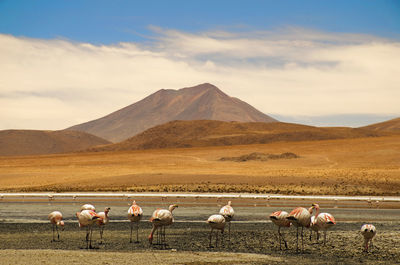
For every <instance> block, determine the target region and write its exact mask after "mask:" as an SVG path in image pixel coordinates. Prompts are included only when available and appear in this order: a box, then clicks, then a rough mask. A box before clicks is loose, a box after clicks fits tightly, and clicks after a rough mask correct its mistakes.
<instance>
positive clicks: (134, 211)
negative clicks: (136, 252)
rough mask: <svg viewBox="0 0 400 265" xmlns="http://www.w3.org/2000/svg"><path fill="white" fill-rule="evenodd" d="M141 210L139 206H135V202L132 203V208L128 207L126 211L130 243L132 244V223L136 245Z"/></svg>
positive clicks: (141, 214)
mask: <svg viewBox="0 0 400 265" xmlns="http://www.w3.org/2000/svg"><path fill="white" fill-rule="evenodd" d="M142 216H143V210H142V208H140V206H139V205H137V204H136V201H133V202H132V206H131V207H129V210H128V219H129V220H130V221H131V239H130V241H129V242H130V243H132V229H133V223H136V243H139V222H140V219H142Z"/></svg>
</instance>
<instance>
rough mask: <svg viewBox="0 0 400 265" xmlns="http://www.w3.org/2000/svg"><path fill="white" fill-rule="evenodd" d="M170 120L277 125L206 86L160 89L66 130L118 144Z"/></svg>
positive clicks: (248, 106) (210, 86)
mask: <svg viewBox="0 0 400 265" xmlns="http://www.w3.org/2000/svg"><path fill="white" fill-rule="evenodd" d="M173 120H221V121H240V122H274V121H276V120H274V119H273V118H271V117H269V116H267V115H265V114H264V113H262V112H260V111H258V110H256V109H255V108H253V107H252V106H250V105H249V104H247V103H245V102H243V101H241V100H239V99H237V98H232V97H229V96H228V95H226V94H225V93H224V92H222V91H221V90H219V89H218V88H217V87H215V86H213V85H211V84H207V83H206V84H202V85H198V86H195V87H187V88H182V89H179V90H173V89H167V90H166V89H161V90H159V91H157V92H156V93H154V94H152V95H150V96H148V97H146V98H144V99H143V100H141V101H139V102H136V103H134V104H132V105H130V106H127V107H125V108H123V109H121V110H118V111H116V112H113V113H111V114H109V115H107V116H105V117H103V118H100V119H97V120H93V121H89V122H86V123H83V124H79V125H75V126H72V127H70V128H68V130H78V131H84V132H88V133H91V134H94V135H97V136H99V137H102V138H104V139H107V140H109V141H112V142H119V141H122V140H126V139H128V138H129V137H132V136H134V135H136V134H138V133H140V132H143V131H145V130H147V129H149V128H152V127H154V126H157V125H160V124H164V123H166V122H169V121H173Z"/></svg>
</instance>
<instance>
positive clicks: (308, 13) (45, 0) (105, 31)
mask: <svg viewBox="0 0 400 265" xmlns="http://www.w3.org/2000/svg"><path fill="white" fill-rule="evenodd" d="M0 12H1V18H0V32H1V33H6V34H12V35H15V36H26V37H33V38H44V39H52V38H67V39H70V40H74V41H82V42H90V43H97V44H99V43H103V44H110V43H118V42H121V41H124V42H129V41H143V40H144V39H145V38H146V36H149V35H151V34H152V32H151V31H149V29H148V27H149V26H150V25H153V26H159V27H163V28H170V29H176V30H182V31H186V32H199V31H204V30H210V29H223V30H227V29H229V30H238V31H245V30H249V29H250V30H265V29H267V30H271V29H275V28H280V27H287V26H296V27H304V28H312V29H318V30H324V31H331V32H347V33H365V34H372V35H377V36H383V37H393V38H399V36H400V35H399V34H400V15H399V14H400V1H397V0H394V1H385V0H380V1H372V0H371V1H370V0H343V1H341V0H335V1H321V0H304V1H298V0H290V1H289V0H288V1H276V0H271V1H268V0H264V1H237V0H230V1H224V0H222V1H121V0H120V1H118V0H116V1H85V0H84V1H71V0H69V1H53V0H38V1H32V0H27V1H22V0H0Z"/></svg>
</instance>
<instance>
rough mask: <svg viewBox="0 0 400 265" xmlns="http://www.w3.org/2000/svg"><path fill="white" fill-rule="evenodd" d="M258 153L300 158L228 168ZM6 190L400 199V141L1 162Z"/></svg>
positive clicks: (374, 139)
mask: <svg viewBox="0 0 400 265" xmlns="http://www.w3.org/2000/svg"><path fill="white" fill-rule="evenodd" d="M253 153H262V154H282V153H293V154H295V155H297V156H298V158H291V159H269V160H266V161H259V160H247V161H242V162H237V161H221V158H226V157H240V156H243V155H249V154H253ZM0 190H1V191H3V192H16V191H54V192H62V191H64V192H65V191H132V192H251V193H275V194H314V195H316V194H333V195H399V190H400V136H398V135H394V136H384V137H366V138H356V139H337V140H320V141H301V142H275V143H269V144H254V145H237V146H219V147H196V148H178V149H153V150H134V151H115V152H91V153H83V152H82V153H69V154H58V155H41V156H20V157H16V156H14V157H1V158H0Z"/></svg>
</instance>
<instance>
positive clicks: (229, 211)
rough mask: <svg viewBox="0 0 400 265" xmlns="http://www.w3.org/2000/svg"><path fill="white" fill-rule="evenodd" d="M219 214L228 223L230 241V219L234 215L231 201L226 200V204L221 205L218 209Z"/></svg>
mask: <svg viewBox="0 0 400 265" xmlns="http://www.w3.org/2000/svg"><path fill="white" fill-rule="evenodd" d="M219 214H220V215H222V216H223V217H224V218H225V221H226V222H227V223H228V229H229V230H228V236H229V237H228V238H229V242H230V241H231V220H232V219H233V217H234V216H235V211H234V210H233V208H232V202H231V201H228V204H227V205H225V206H224V207H222V208H221V209H220V210H219Z"/></svg>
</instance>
